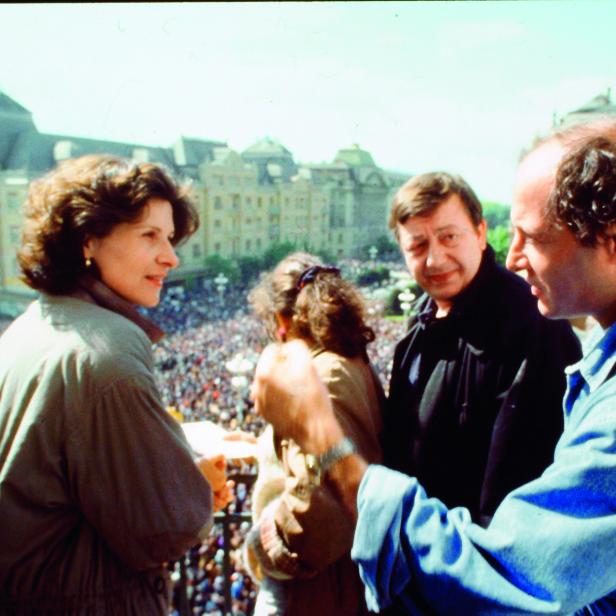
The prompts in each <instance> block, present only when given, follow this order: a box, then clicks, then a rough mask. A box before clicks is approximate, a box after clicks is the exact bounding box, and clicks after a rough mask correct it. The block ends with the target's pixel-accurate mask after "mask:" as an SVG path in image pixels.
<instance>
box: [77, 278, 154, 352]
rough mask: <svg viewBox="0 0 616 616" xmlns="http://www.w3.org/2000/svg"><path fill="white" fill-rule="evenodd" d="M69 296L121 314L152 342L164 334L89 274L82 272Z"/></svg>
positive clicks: (133, 307) (131, 305) (132, 306)
mask: <svg viewBox="0 0 616 616" xmlns="http://www.w3.org/2000/svg"><path fill="white" fill-rule="evenodd" d="M71 296H72V297H77V298H79V299H82V300H84V301H87V302H90V303H92V304H97V305H98V306H101V307H102V308H107V310H111V311H112V312H117V313H118V314H121V315H122V316H123V317H125V318H127V319H128V320H129V321H132V322H133V323H134V324H135V325H137V326H139V327H140V328H141V329H142V330H143V331H144V332H145V333H146V334H147V336H148V338H149V339H150V340H151V341H152V342H158V341H159V340H161V339H162V338H163V336H164V335H165V332H164V331H163V330H162V329H160V328H159V327H158V326H157V325H155V324H154V323H152V321H150V320H149V319H146V318H145V317H144V316H143V315H142V314H140V313H139V312H138V311H137V309H136V308H135V306H134V305H133V304H131V303H130V302H127V301H126V300H125V299H123V298H121V297H120V296H119V295H118V294H117V293H114V291H112V290H111V289H110V288H109V287H108V286H107V285H106V284H104V283H102V282H101V281H100V280H97V279H96V278H94V277H93V276H91V275H89V274H84V275H83V276H81V277H80V278H79V280H78V281H77V288H76V290H75V291H74V292H73V293H71Z"/></svg>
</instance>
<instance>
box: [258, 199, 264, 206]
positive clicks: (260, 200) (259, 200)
mask: <svg viewBox="0 0 616 616" xmlns="http://www.w3.org/2000/svg"><path fill="white" fill-rule="evenodd" d="M257 206H258V207H262V206H263V199H262V198H261V197H259V198H258V199H257Z"/></svg>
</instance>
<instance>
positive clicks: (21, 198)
mask: <svg viewBox="0 0 616 616" xmlns="http://www.w3.org/2000/svg"><path fill="white" fill-rule="evenodd" d="M28 184H29V179H28V177H27V176H26V175H25V174H22V173H19V172H0V284H1V285H2V288H3V289H4V290H6V291H11V292H17V293H23V292H24V291H26V290H27V289H28V287H27V286H26V285H25V284H24V283H23V282H21V281H20V280H19V273H20V272H19V267H18V266H17V256H16V255H17V249H18V247H19V244H20V241H21V227H22V223H23V217H22V214H21V212H22V205H23V203H24V202H25V200H26V197H27V194H28Z"/></svg>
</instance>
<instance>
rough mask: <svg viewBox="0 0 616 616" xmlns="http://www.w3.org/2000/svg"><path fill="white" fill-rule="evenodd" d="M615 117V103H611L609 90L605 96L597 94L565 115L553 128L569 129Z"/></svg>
mask: <svg viewBox="0 0 616 616" xmlns="http://www.w3.org/2000/svg"><path fill="white" fill-rule="evenodd" d="M614 116H616V103H614V102H612V91H611V88H608V89H607V92H605V94H597V96H595V97H594V98H592V99H591V100H589V101H588V102H587V103H585V104H584V105H582V106H581V107H579V108H578V109H574V110H573V111H570V112H569V113H567V114H565V115H564V116H563V117H562V118H560V120H559V121H558V122H555V123H554V124H555V127H556V128H559V129H563V128H569V127H570V126H573V125H575V124H585V123H586V122H592V121H594V120H600V119H602V118H608V117H612V118H613V117H614Z"/></svg>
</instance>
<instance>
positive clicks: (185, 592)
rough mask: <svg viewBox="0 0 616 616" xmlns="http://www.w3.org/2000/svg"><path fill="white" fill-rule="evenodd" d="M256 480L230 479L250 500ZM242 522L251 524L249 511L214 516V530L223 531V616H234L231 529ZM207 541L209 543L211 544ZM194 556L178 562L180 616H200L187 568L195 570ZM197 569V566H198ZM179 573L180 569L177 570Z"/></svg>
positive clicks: (234, 476) (176, 602) (237, 476)
mask: <svg viewBox="0 0 616 616" xmlns="http://www.w3.org/2000/svg"><path fill="white" fill-rule="evenodd" d="M256 478H257V475H256V474H254V473H235V474H230V475H229V479H232V480H233V481H234V482H235V486H236V491H237V488H238V486H239V485H241V484H243V485H244V486H245V488H246V498H248V496H249V494H250V491H251V489H252V486H253V484H254V482H255V480H256ZM242 522H248V523H251V522H252V513H251V512H250V511H241V512H237V513H229V511H227V510H224V511H220V512H218V513H216V514H214V526H215V527H219V528H222V534H221V537H222V546H221V549H222V551H223V559H222V576H223V597H224V614H225V616H227V615H231V614H233V611H232V609H233V608H232V605H233V598H232V595H231V584H232V581H231V576H232V575H233V573H234V572H235V570H234V568H233V565H232V562H231V550H232V549H233V546H232V545H231V539H232V534H231V526H232V525H233V524H238V525H239V524H241V523H242ZM208 540H209V539H208ZM208 540H206V542H207V541H208ZM191 560H192V559H191V553H190V552H189V553H187V554H186V555H185V557H184V558H183V559H181V560H180V561H179V563H178V564H177V567H178V568H179V580H178V581H177V582H176V584H175V586H174V606H173V607H174V609H175V610H176V611H177V612H178V613H179V614H180V616H195V614H198V613H199V612H196V611H195V608H196V607H198V606H195V605H194V603H195V597H194V589H191V592H192V596H189V594H190V593H189V583H188V578H189V576H188V572H187V568H188V567H193V566H194V564H193V563H192V562H191ZM197 566H198V563H197ZM176 573H177V569H176Z"/></svg>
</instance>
